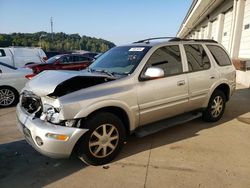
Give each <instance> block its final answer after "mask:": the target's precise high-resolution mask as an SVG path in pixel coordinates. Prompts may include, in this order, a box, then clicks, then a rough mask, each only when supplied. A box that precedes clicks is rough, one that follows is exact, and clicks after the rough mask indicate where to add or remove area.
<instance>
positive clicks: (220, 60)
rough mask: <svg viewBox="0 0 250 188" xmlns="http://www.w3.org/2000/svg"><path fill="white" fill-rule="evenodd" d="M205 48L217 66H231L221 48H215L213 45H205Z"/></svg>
mask: <svg viewBox="0 0 250 188" xmlns="http://www.w3.org/2000/svg"><path fill="white" fill-rule="evenodd" d="M207 48H208V49H209V51H210V52H211V54H212V55H213V57H214V60H215V61H216V63H217V64H218V65H220V66H227V65H231V61H230V58H229V57H228V55H227V53H226V52H225V51H224V50H223V49H222V48H221V47H219V46H215V45H207Z"/></svg>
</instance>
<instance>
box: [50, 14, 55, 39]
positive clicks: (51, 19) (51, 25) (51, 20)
mask: <svg viewBox="0 0 250 188" xmlns="http://www.w3.org/2000/svg"><path fill="white" fill-rule="evenodd" d="M50 29H51V39H52V42H53V40H54V37H53V17H52V16H51V17H50Z"/></svg>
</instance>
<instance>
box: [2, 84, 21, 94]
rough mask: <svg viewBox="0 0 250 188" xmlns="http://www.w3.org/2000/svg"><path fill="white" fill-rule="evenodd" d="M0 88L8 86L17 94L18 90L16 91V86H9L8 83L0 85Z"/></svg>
mask: <svg viewBox="0 0 250 188" xmlns="http://www.w3.org/2000/svg"><path fill="white" fill-rule="evenodd" d="M0 88H9V89H12V90H14V92H16V94H18V96H19V92H18V91H17V89H16V88H14V87H12V86H9V85H1V86H0Z"/></svg>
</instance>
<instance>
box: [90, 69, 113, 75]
mask: <svg viewBox="0 0 250 188" xmlns="http://www.w3.org/2000/svg"><path fill="white" fill-rule="evenodd" d="M87 70H88V72H100V73H105V74H106V75H108V76H110V77H115V75H114V73H113V72H109V71H106V70H96V69H91V68H88V69H87Z"/></svg>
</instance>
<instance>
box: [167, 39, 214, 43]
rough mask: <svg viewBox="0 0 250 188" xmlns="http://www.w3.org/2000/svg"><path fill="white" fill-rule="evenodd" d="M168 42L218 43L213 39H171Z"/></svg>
mask: <svg viewBox="0 0 250 188" xmlns="http://www.w3.org/2000/svg"><path fill="white" fill-rule="evenodd" d="M169 41H173V42H174V41H194V42H211V43H218V42H217V41H215V40H213V39H182V38H172V39H170V40H169Z"/></svg>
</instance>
